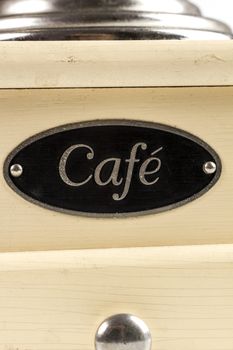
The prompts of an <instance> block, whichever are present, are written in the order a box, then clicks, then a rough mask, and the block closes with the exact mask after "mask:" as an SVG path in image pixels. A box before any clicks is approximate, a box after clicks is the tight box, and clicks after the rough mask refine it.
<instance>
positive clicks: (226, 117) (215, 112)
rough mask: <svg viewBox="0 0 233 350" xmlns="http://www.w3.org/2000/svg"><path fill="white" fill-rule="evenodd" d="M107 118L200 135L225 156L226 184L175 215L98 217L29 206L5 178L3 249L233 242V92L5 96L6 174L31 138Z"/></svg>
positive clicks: (1, 114)
mask: <svg viewBox="0 0 233 350" xmlns="http://www.w3.org/2000/svg"><path fill="white" fill-rule="evenodd" d="M100 118H101V119H108V118H116V119H121V118H127V119H136V120H144V121H152V122H158V123H164V124H167V125H171V126H175V127H178V128H181V129H183V130H186V131H188V132H191V133H193V134H194V135H196V136H198V137H200V138H202V139H203V140H205V141H206V142H207V143H208V144H209V145H210V146H212V147H213V148H214V149H215V150H216V151H217V152H218V153H219V155H220V157H221V159H222V163H223V173H222V176H221V179H220V181H219V182H218V183H217V184H216V186H215V187H214V188H212V189H211V190H210V191H209V192H208V193H207V194H206V195H204V196H202V197H201V198H199V199H198V200H196V201H194V202H192V203H190V204H188V205H185V206H183V207H181V208H177V209H175V210H172V211H170V212H165V213H161V214H156V215H149V216H143V217H138V218H136V217H135V218H124V219H95V218H84V217H78V216H71V215H67V214H61V213H57V212H53V211H50V210H48V209H43V208H41V207H38V206H36V205H34V204H32V203H29V202H27V201H26V200H24V199H22V198H21V197H20V196H19V195H17V194H16V193H15V192H13V191H12V190H11V189H10V188H9V187H8V185H7V184H6V182H5V180H4V179H3V174H2V172H1V174H0V198H1V200H0V221H1V225H0V251H3V252H4V251H21V250H24V251H25V250H27V251H28V250H56V249H79V248H107V247H138V246H155V245H183V244H185V245H191V244H219V243H233V181H232V180H233V162H232V160H233V159H232V149H233V88H231V87H228V88H224V87H221V88H170V89H169V88H162V89H158V88H154V89H150V88H148V89H80V90H79V89H66V90H1V91H0V123H1V129H0V148H1V152H0V165H1V168H2V167H3V162H4V160H5V158H6V156H7V155H8V153H9V152H10V151H11V150H12V149H13V148H14V147H16V146H17V145H18V144H19V143H21V142H22V141H24V140H25V139H26V138H28V137H30V136H32V135H34V134H36V133H38V132H41V131H44V130H46V129H49V128H51V127H55V126H58V125H63V124H66V123H72V122H79V121H86V120H94V119H100ZM106 147H107V145H106Z"/></svg>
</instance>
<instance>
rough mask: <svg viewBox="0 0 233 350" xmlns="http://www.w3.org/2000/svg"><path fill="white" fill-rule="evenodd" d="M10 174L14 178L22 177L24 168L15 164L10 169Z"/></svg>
mask: <svg viewBox="0 0 233 350" xmlns="http://www.w3.org/2000/svg"><path fill="white" fill-rule="evenodd" d="M10 173H11V175H12V176H13V177H20V176H21V175H22V174H23V167H22V165H20V164H13V165H12V166H11V167H10Z"/></svg>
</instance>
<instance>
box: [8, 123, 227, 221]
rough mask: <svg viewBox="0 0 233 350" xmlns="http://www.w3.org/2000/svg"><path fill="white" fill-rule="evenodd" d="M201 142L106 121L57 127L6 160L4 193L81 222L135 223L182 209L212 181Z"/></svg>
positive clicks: (210, 158) (216, 168)
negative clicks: (125, 219) (112, 219)
mask: <svg viewBox="0 0 233 350" xmlns="http://www.w3.org/2000/svg"><path fill="white" fill-rule="evenodd" d="M220 174H221V162H220V159H219V157H218V155H217V154H216V153H215V152H214V150H213V149H211V148H210V147H209V146H208V145H207V144H206V143H205V142H203V141H201V140H200V139H198V138H197V137H195V136H193V135H191V134H188V133H186V132H184V131H181V130H178V129H176V128H172V127H168V126H165V125H161V124H154V123H146V122H138V121H127V120H110V121H106V120H105V121H93V122H84V123H78V124H71V125H65V126H61V127H58V128H55V129H51V130H48V131H45V132H43V133H41V134H38V135H36V136H34V137H32V138H30V139H28V140H27V141H25V142H23V143H22V144H21V145H19V146H18V147H17V148H16V149H15V150H14V151H13V152H12V153H11V154H10V155H9V156H8V158H7V160H6V162H5V165H4V175H5V179H6V181H7V183H8V184H9V185H10V187H11V188H12V189H13V190H15V191H16V192H17V193H18V194H20V195H21V196H22V197H24V198H25V199H27V200H29V201H31V202H33V203H35V204H39V205H41V206H43V207H46V208H49V209H53V210H57V211H62V212H65V213H70V214H78V215H86V216H100V217H106V216H126V215H127V216H129V215H131V216H135V215H141V214H148V213H156V212H161V211H165V210H170V209H172V208H175V207H178V206H181V205H183V204H186V203H188V202H190V201H192V200H194V199H196V198H198V197H199V196H201V195H202V194H204V193H205V192H207V191H208V190H209V189H210V188H211V187H212V186H213V185H214V184H215V183H216V182H217V180H218V179H219V177H220Z"/></svg>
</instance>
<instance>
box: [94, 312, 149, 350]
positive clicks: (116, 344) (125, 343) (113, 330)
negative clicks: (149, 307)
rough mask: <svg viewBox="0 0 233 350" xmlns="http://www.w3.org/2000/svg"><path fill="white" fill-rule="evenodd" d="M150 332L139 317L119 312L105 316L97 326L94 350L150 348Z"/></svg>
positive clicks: (146, 349)
mask: <svg viewBox="0 0 233 350" xmlns="http://www.w3.org/2000/svg"><path fill="white" fill-rule="evenodd" d="M151 343H152V341H151V334H150V330H149V328H148V327H147V325H146V324H145V323H144V321H142V320H141V319H140V318H138V317H136V316H133V315H129V314H119V315H114V316H111V317H109V318H107V319H106V320H105V321H104V322H103V323H101V325H100V326H99V328H98V330H97V332H96V337H95V347H96V350H150V349H151Z"/></svg>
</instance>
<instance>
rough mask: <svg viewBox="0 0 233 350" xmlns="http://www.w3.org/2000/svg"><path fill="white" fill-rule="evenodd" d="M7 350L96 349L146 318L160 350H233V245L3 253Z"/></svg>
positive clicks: (3, 347) (2, 339)
mask: <svg viewBox="0 0 233 350" xmlns="http://www.w3.org/2000/svg"><path fill="white" fill-rule="evenodd" d="M0 310H1V312H0V335H1V336H0V350H94V335H95V331H96V329H97V327H98V325H99V324H100V323H101V322H102V321H103V320H104V319H105V318H106V317H108V316H111V315H112V314H116V313H122V312H123V313H124V312H126V313H131V314H134V315H137V316H139V317H141V318H142V319H143V320H144V321H145V322H146V323H147V324H148V326H149V328H150V330H151V332H152V338H153V347H152V350H187V349H188V350H232V346H233V245H226V246H202V247H200V246H196V247H170V248H169V247H162V248H134V249H106V250H83V251H66V252H65V251H62V252H34V253H32V252H31V253H4V254H0Z"/></svg>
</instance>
